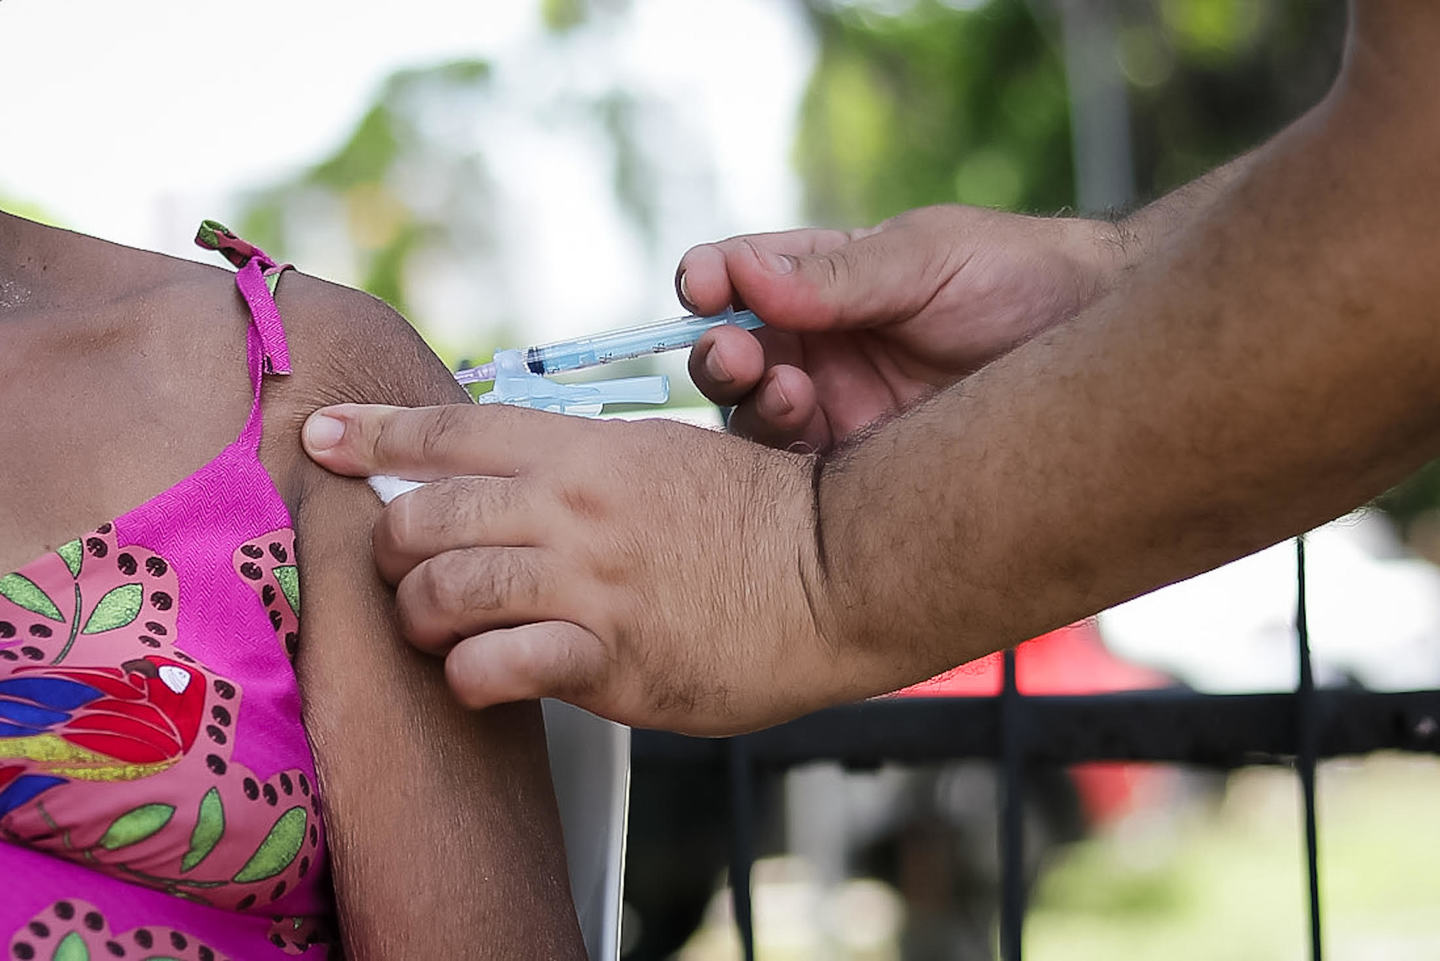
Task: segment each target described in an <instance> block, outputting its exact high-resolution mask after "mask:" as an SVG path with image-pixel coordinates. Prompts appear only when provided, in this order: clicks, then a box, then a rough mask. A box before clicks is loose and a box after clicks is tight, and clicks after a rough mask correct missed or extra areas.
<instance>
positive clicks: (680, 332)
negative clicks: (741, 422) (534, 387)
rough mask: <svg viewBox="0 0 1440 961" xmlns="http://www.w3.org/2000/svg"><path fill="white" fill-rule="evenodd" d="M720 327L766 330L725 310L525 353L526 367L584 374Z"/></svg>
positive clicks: (487, 367)
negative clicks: (601, 366) (580, 371)
mask: <svg viewBox="0 0 1440 961" xmlns="http://www.w3.org/2000/svg"><path fill="white" fill-rule="evenodd" d="M721 324H734V325H735V326H736V327H740V328H743V329H744V330H754V329H756V328H757V327H763V326H764V324H763V323H762V322H761V321H760V318H759V317H756V316H755V314H754V313H753V312H751V311H748V310H732V309H731V308H728V307H727V308H726V309H725V312H724V313H721V314H716V315H714V316H713V317H697V316H695V315H693V314H690V315H688V316H685V317H671V318H669V319H667V320H657V321H655V322H654V323H650V324H641V325H640V326H638V327H627V328H625V329H623V330H612V331H609V332H608V333H603V334H591V335H589V336H586V337H576V338H575V339H573V340H561V341H556V342H555V343H553V344H543V345H541V346H539V347H528V348H526V349H525V351H524V354H525V366H526V367H527V368H528V369H529V370H530V372H531V373H532V374H557V373H560V372H561V371H566V370H584V369H585V368H587V367H598V366H599V365H601V364H608V363H611V362H613V361H617V360H628V359H629V358H631V357H639V356H641V355H642V354H659V353H662V352H664V351H667V350H678V349H679V348H681V347H692V346H694V344H695V342H696V341H697V340H699V339H700V335H701V334H703V333H705V331H707V330H709V329H710V328H712V327H719V326H720V325H721ZM455 379H456V380H457V381H459V382H460V383H462V384H479V383H483V382H485V381H491V380H494V379H495V364H494V363H489V364H481V365H480V366H479V367H471V368H468V369H466V370H462V371H459V372H458V373H457V374H456V375H455Z"/></svg>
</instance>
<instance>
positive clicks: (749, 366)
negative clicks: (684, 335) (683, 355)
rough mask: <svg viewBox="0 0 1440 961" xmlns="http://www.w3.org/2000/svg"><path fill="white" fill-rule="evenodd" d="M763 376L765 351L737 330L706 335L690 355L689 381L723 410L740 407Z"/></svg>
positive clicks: (755, 341) (726, 330)
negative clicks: (732, 406) (742, 399)
mask: <svg viewBox="0 0 1440 961" xmlns="http://www.w3.org/2000/svg"><path fill="white" fill-rule="evenodd" d="M764 373H765V348H764V347H762V346H761V345H760V341H758V340H756V339H755V337H754V335H752V334H751V333H749V332H748V331H744V330H741V329H740V328H738V327H726V326H722V327H716V328H715V329H713V330H709V331H706V333H705V334H704V336H702V337H701V338H700V340H699V341H698V342H697V343H696V344H695V348H694V349H693V350H692V351H690V379H691V380H692V381H694V382H695V386H696V387H698V388H700V393H702V394H704V395H705V396H706V397H708V398H710V400H712V401H713V402H715V403H717V404H721V405H723V406H730V405H732V404H736V403H739V401H740V399H741V398H743V397H744V396H745V395H746V394H748V393H750V391H752V390H754V389H755V385H756V384H758V383H759V382H760V376H761V375H762V374H764Z"/></svg>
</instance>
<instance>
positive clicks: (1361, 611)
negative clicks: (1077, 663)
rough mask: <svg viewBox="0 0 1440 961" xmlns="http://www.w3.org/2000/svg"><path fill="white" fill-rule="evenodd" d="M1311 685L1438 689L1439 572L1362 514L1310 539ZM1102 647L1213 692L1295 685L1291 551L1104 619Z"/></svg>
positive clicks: (1269, 551)
mask: <svg viewBox="0 0 1440 961" xmlns="http://www.w3.org/2000/svg"><path fill="white" fill-rule="evenodd" d="M1305 568H1306V593H1307V595H1308V605H1307V607H1308V612H1309V627H1310V650H1311V654H1312V656H1313V658H1314V665H1315V682H1316V683H1317V684H1320V685H1335V684H1343V683H1345V682H1346V681H1347V680H1354V681H1357V682H1359V683H1360V684H1362V685H1364V686H1365V687H1366V688H1368V689H1370V690H1373V691H1402V690H1413V689H1416V688H1422V687H1433V686H1435V685H1437V684H1440V571H1437V570H1436V568H1435V567H1434V566H1433V565H1431V564H1429V563H1427V562H1426V561H1423V560H1420V559H1418V558H1414V557H1407V556H1405V555H1404V551H1403V548H1402V547H1401V546H1400V545H1399V544H1398V542H1395V538H1394V535H1393V533H1391V532H1390V531H1389V529H1388V522H1387V521H1386V520H1385V519H1384V518H1383V517H1381V516H1378V515H1377V514H1375V513H1374V512H1372V511H1368V510H1361V511H1357V512H1355V513H1353V514H1349V515H1346V516H1345V517H1342V518H1340V519H1339V520H1337V521H1332V522H1331V523H1329V524H1326V525H1325V526H1323V527H1320V528H1317V529H1316V530H1313V531H1311V532H1310V533H1309V534H1307V535H1305ZM1100 633H1101V635H1102V636H1103V637H1104V638H1105V643H1106V646H1108V647H1109V648H1110V650H1111V651H1113V652H1115V653H1116V654H1118V655H1119V656H1121V657H1123V658H1125V659H1127V660H1131V661H1134V662H1136V663H1140V664H1147V665H1150V666H1153V667H1156V668H1159V669H1160V670H1162V671H1165V672H1166V673H1168V674H1171V675H1173V676H1174V677H1176V678H1178V679H1180V680H1182V681H1184V682H1185V683H1187V684H1189V685H1190V686H1192V687H1194V688H1196V689H1197V690H1200V691H1204V692H1206V693H1212V694H1233V693H1248V692H1259V691H1288V690H1292V689H1294V687H1295V683H1296V678H1297V677H1298V671H1299V655H1298V653H1297V651H1296V644H1295V542H1294V540H1293V539H1291V540H1285V541H1282V542H1281V543H1279V544H1276V545H1275V546H1273V547H1269V548H1266V549H1265V550H1262V551H1259V552H1257V553H1255V554H1251V555H1250V556H1249V557H1244V558H1241V559H1240V560H1238V561H1235V562H1233V563H1230V564H1226V565H1225V566H1223V567H1220V568H1217V569H1215V570H1213V571H1211V572H1209V573H1208V574H1200V575H1198V576H1196V577H1192V578H1190V579H1189V580H1185V581H1181V582H1180V583H1178V584H1172V585H1170V586H1169V587H1163V588H1161V589H1159V590H1157V591H1154V592H1153V593H1150V594H1146V595H1143V596H1141V597H1137V598H1136V599H1134V600H1132V601H1127V602H1126V603H1124V604H1121V605H1120V606H1119V607H1116V608H1113V609H1111V610H1108V611H1106V612H1105V613H1104V614H1102V615H1100Z"/></svg>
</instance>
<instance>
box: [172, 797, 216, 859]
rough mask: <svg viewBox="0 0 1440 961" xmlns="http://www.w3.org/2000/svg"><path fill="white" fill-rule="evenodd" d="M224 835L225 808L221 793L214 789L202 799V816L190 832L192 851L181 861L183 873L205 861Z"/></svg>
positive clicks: (186, 853) (197, 819)
mask: <svg viewBox="0 0 1440 961" xmlns="http://www.w3.org/2000/svg"><path fill="white" fill-rule="evenodd" d="M224 833H225V806H224V805H223V804H222V803H221V802H220V792H219V791H218V790H217V789H215V788H213V787H212V788H211V789H210V790H208V791H206V792H205V796H204V797H203V798H201V799H200V816H199V817H198V818H196V820H195V830H194V831H192V832H190V850H189V851H187V852H185V857H184V858H182V859H181V861H180V871H181V873H182V874H183V873H184V872H186V871H189V870H190V869H191V868H193V867H194V866H195V865H197V864H199V863H200V862H201V861H203V860H205V857H206V855H208V854H209V853H210V852H211V851H213V850H214V849H215V845H216V844H218V843H219V841H220V835H222V834H224Z"/></svg>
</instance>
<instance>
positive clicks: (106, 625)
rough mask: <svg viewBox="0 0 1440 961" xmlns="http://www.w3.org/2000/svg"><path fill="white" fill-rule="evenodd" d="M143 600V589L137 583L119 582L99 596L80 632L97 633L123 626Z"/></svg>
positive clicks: (131, 618)
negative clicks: (116, 585)
mask: <svg viewBox="0 0 1440 961" xmlns="http://www.w3.org/2000/svg"><path fill="white" fill-rule="evenodd" d="M144 601H145V589H144V588H143V587H141V586H140V585H139V584H121V585H120V586H119V587H116V588H112V589H111V590H109V591H107V592H106V593H105V596H104V597H102V598H100V603H99V604H96V605H95V610H93V611H91V612H90V620H88V621H86V622H85V629H84V631H83V632H82V633H85V634H99V633H100V632H101V631H113V630H114V629H115V628H117V627H124V626H125V625H126V624H129V623H130V622H131V621H133V620H135V617H136V616H137V615H138V614H139V613H140V605H141V604H143V603H144Z"/></svg>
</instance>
